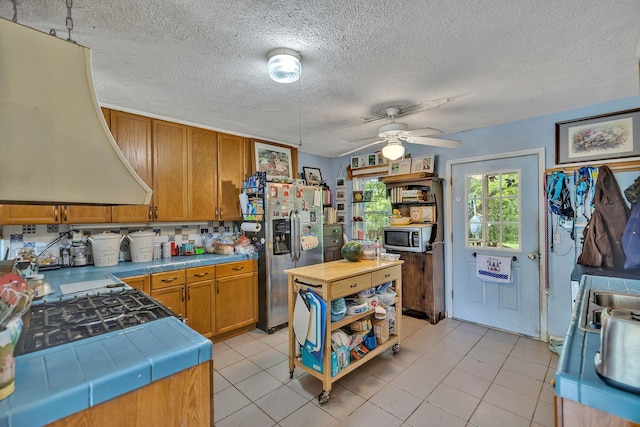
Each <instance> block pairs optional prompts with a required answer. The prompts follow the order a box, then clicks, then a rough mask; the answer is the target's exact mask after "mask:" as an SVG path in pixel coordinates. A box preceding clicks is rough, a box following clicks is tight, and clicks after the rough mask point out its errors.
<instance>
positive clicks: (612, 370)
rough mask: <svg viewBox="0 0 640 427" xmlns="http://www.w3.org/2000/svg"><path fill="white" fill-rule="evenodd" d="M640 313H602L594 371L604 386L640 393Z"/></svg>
mask: <svg viewBox="0 0 640 427" xmlns="http://www.w3.org/2000/svg"><path fill="white" fill-rule="evenodd" d="M638 355H640V311H638V310H631V309H625V308H612V307H606V308H605V309H604V310H602V328H601V329H600V351H599V352H597V353H596V355H595V358H594V363H595V368H596V372H597V373H598V375H599V376H600V378H602V380H603V381H605V382H606V383H607V384H609V385H611V386H613V387H617V388H621V389H624V390H627V391H630V392H632V393H636V394H640V357H638Z"/></svg>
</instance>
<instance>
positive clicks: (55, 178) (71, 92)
mask: <svg viewBox="0 0 640 427" xmlns="http://www.w3.org/2000/svg"><path fill="white" fill-rule="evenodd" d="M151 194H152V191H151V189H150V188H149V187H148V186H147V185H146V184H145V183H144V181H142V179H141V178H140V177H139V176H138V175H137V174H136V172H135V171H134V170H133V168H132V167H131V166H130V165H129V163H128V162H127V160H126V159H125V158H124V156H123V155H122V152H121V151H120V149H119V148H118V146H117V145H116V142H115V141H114V139H113V137H112V135H111V132H110V131H109V128H108V127H107V123H106V122H105V120H104V117H103V115H102V111H101V110H100V106H99V105H98V100H97V98H96V94H95V90H94V87H93V79H92V74H91V51H90V49H89V48H86V47H83V46H78V45H76V44H73V43H70V42H67V41H65V40H62V39H59V38H57V37H54V36H51V35H48V34H45V33H42V32H40V31H36V30H34V29H31V28H28V27H25V26H22V25H19V24H16V23H14V22H12V21H8V20H6V19H2V18H0V204H7V203H47V204H54V203H56V204H98V205H133V204H149V203H150V201H151Z"/></svg>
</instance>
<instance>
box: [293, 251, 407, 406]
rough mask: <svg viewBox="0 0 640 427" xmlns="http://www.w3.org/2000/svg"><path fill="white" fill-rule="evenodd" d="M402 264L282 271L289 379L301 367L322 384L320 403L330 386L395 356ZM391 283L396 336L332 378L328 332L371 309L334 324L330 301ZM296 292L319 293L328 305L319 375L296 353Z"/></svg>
mask: <svg viewBox="0 0 640 427" xmlns="http://www.w3.org/2000/svg"><path fill="white" fill-rule="evenodd" d="M402 263H403V261H393V262H385V261H380V262H376V261H375V260H361V261H357V262H350V261H347V260H338V261H332V262H325V263H322V264H315V265H309V266H306V267H299V268H292V269H289V270H285V273H287V274H288V277H289V293H288V295H289V377H290V378H293V371H294V369H295V367H296V366H298V367H300V368H302V369H303V370H304V371H306V372H308V373H309V374H310V375H313V376H314V377H316V378H318V379H319V380H321V381H322V390H323V391H322V393H321V394H320V395H319V396H318V401H319V402H320V403H321V404H322V403H325V402H326V401H327V400H328V399H329V392H330V391H331V384H333V383H334V382H335V381H338V380H339V379H340V378H342V377H344V376H345V375H347V374H348V373H349V372H352V371H353V370H355V369H357V368H358V367H359V366H361V365H362V364H363V363H366V362H367V361H369V360H371V359H373V358H374V357H375V356H377V355H379V354H380V353H382V352H384V351H386V350H388V349H390V348H391V349H393V352H394V353H397V352H398V351H399V350H400V335H401V331H402V308H401V301H402V267H401V265H402ZM387 282H393V288H394V289H395V292H396V294H397V295H396V300H395V305H396V321H395V334H394V335H390V336H389V340H388V341H386V342H385V343H383V344H379V345H378V346H377V347H376V348H374V349H373V350H370V351H369V352H368V353H367V354H366V355H365V356H364V357H363V358H362V359H360V360H352V361H351V362H350V364H349V366H347V367H345V368H344V369H342V370H341V371H340V372H338V373H337V374H336V375H335V376H333V377H332V376H331V332H333V331H335V330H337V329H339V328H341V327H343V326H347V325H349V324H350V323H352V322H354V321H356V320H359V319H362V318H365V317H367V316H370V315H371V314H373V312H374V310H367V311H366V312H364V313H361V314H356V315H353V316H350V315H347V316H345V317H343V318H342V319H341V320H339V321H337V322H331V307H330V306H331V301H332V300H334V299H337V298H340V297H346V296H349V295H354V294H357V293H358V292H361V291H363V290H365V289H369V288H373V287H376V286H379V285H381V284H383V283H387ZM299 289H304V290H308V289H311V290H313V292H315V293H316V294H318V295H319V296H320V297H321V298H322V299H323V300H324V301H325V302H326V303H327V306H328V307H327V315H326V318H325V322H326V325H327V327H326V333H325V337H324V355H323V363H322V367H323V369H322V371H323V372H322V373H320V372H318V371H315V370H314V369H312V368H310V367H307V366H305V365H304V364H303V363H302V360H301V358H300V356H299V354H296V353H299V352H297V351H296V350H299V344H298V342H297V341H296V337H295V336H294V332H293V309H294V305H295V300H296V294H297V292H298V290H299Z"/></svg>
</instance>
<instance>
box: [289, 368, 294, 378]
mask: <svg viewBox="0 0 640 427" xmlns="http://www.w3.org/2000/svg"><path fill="white" fill-rule="evenodd" d="M289 379H290V380H292V379H293V369H289Z"/></svg>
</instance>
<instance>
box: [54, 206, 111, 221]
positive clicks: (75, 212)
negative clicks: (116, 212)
mask: <svg viewBox="0 0 640 427" xmlns="http://www.w3.org/2000/svg"><path fill="white" fill-rule="evenodd" d="M61 209H62V212H61V222H62V223H63V224H91V223H96V224H99V223H103V222H111V206H77V205H63V206H61Z"/></svg>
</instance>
